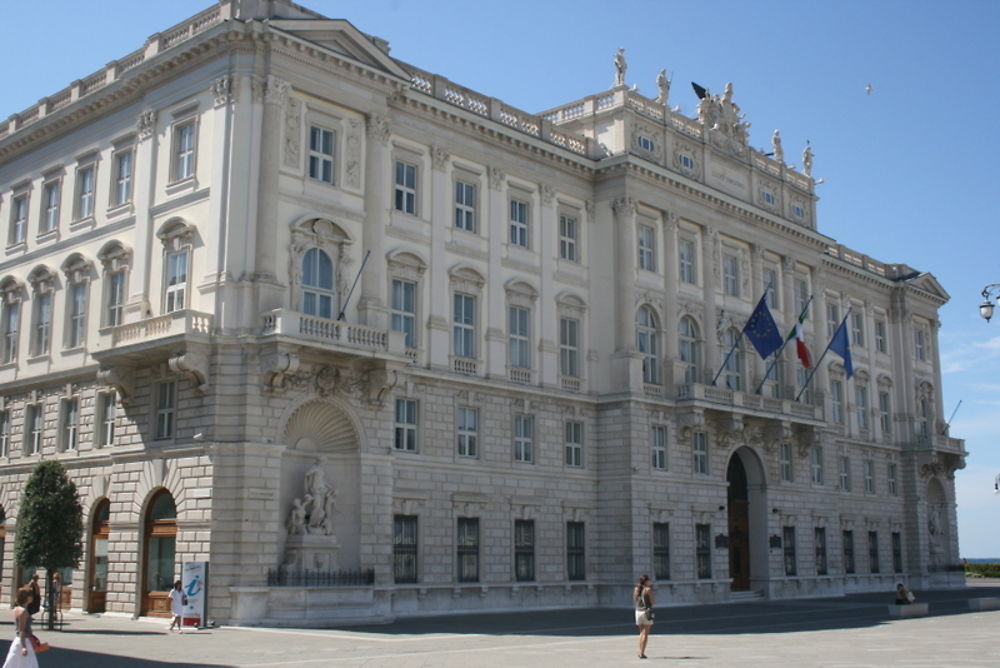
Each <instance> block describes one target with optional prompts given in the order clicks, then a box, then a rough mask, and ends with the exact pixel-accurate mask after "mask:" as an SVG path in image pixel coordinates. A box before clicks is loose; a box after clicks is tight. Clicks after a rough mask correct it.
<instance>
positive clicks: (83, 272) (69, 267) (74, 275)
mask: <svg viewBox="0 0 1000 668" xmlns="http://www.w3.org/2000/svg"><path fill="white" fill-rule="evenodd" d="M61 268H62V271H63V275H64V276H66V280H67V281H68V282H70V283H80V282H81V281H85V280H87V279H88V278H90V277H91V273H92V272H93V270H94V263H93V262H91V261H90V260H88V259H87V258H85V257H83V255H81V254H80V253H73V254H72V255H70V256H69V257H68V258H66V261H65V262H63V264H62V267H61Z"/></svg>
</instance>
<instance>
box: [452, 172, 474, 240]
mask: <svg viewBox="0 0 1000 668" xmlns="http://www.w3.org/2000/svg"><path fill="white" fill-rule="evenodd" d="M470 200H471V201H470ZM478 201H479V184H478V182H474V181H472V180H469V179H467V178H463V177H455V227H456V228H457V229H459V230H463V231H465V232H470V233H472V234H478V232H479V216H478V212H479V209H478V207H477V202H478Z"/></svg>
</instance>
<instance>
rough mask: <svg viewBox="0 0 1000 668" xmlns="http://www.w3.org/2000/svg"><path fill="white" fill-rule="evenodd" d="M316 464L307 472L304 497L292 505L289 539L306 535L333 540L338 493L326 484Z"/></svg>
mask: <svg viewBox="0 0 1000 668" xmlns="http://www.w3.org/2000/svg"><path fill="white" fill-rule="evenodd" d="M321 463H322V462H321V461H320V460H316V462H314V463H313V465H312V466H311V467H309V470H308V471H306V475H305V481H304V488H305V489H304V492H305V493H304V494H303V495H302V496H301V497H299V498H296V499H294V500H293V501H292V510H291V512H290V513H289V516H288V522H287V524H286V527H287V530H288V535H289V536H298V535H304V534H310V535H318V536H333V535H334V529H333V514H334V511H335V508H336V501H337V490H335V489H334V488H333V487H331V486H330V485H329V484H328V483H327V481H326V472H325V471H324V470H323V468H322V466H321Z"/></svg>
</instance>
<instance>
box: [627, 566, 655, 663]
mask: <svg viewBox="0 0 1000 668" xmlns="http://www.w3.org/2000/svg"><path fill="white" fill-rule="evenodd" d="M632 600H633V601H635V625H636V626H638V627H639V658H640V659H645V658H646V642H647V641H648V640H649V629H651V628H652V627H653V606H654V605H655V604H656V601H655V599H654V598H653V587H652V586H651V585H650V584H649V576H648V575H643V576H641V577H640V578H639V583H638V584H636V586H635V589H633V590H632Z"/></svg>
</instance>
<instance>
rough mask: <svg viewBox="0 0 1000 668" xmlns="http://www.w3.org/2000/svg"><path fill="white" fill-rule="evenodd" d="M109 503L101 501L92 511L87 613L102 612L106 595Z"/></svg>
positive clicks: (109, 531)
mask: <svg viewBox="0 0 1000 668" xmlns="http://www.w3.org/2000/svg"><path fill="white" fill-rule="evenodd" d="M110 518H111V502H110V501H108V500H107V499H101V500H100V501H98V502H97V508H96V509H95V510H94V519H93V520H92V522H91V525H90V528H91V532H90V577H89V578H88V580H89V584H90V586H89V587H88V588H87V597H88V598H87V608H86V609H87V611H88V612H104V609H105V602H106V600H107V595H108V537H109V536H110V535H111V525H110V524H109V520H110Z"/></svg>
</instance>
